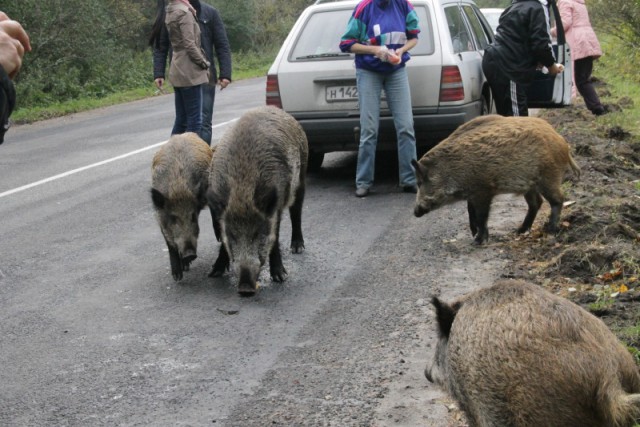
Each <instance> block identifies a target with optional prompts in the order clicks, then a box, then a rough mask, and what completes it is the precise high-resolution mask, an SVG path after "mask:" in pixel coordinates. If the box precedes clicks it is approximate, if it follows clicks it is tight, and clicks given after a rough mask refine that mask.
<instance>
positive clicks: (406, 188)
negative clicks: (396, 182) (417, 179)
mask: <svg viewBox="0 0 640 427" xmlns="http://www.w3.org/2000/svg"><path fill="white" fill-rule="evenodd" d="M402 191H404V192H405V193H413V194H416V193H417V192H418V187H416V186H415V185H405V186H404V187H402Z"/></svg>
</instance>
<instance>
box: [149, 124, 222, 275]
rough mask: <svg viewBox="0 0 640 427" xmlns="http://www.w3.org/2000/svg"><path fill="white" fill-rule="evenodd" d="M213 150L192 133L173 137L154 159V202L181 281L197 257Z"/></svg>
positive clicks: (152, 198)
mask: <svg viewBox="0 0 640 427" xmlns="http://www.w3.org/2000/svg"><path fill="white" fill-rule="evenodd" d="M211 156H212V151H211V148H210V147H209V146H208V145H207V143H206V142H204V141H203V140H202V139H200V138H199V137H198V135H197V134H195V133H193V132H189V133H184V134H179V135H173V136H172V137H171V138H170V139H169V141H168V142H167V143H166V144H165V145H163V146H162V148H160V150H158V152H157V153H156V154H155V156H154V157H153V164H152V177H151V200H152V201H153V206H154V207H155V211H156V218H157V220H158V224H159V225H160V230H161V231H162V235H163V236H164V240H165V241H166V243H167V247H168V248H169V260H170V262H171V275H172V276H173V279H174V280H176V281H178V280H181V279H182V272H183V271H187V270H189V265H190V264H191V262H192V261H193V260H194V259H196V257H197V248H198V234H199V232H200V228H199V227H198V216H199V215H200V211H201V210H202V209H204V208H205V207H206V206H207V199H206V193H207V188H208V186H209V165H210V164H211Z"/></svg>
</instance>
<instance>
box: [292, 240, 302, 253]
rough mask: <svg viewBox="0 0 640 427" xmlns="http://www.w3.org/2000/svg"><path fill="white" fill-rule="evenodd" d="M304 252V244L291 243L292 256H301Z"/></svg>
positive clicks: (300, 242)
mask: <svg viewBox="0 0 640 427" xmlns="http://www.w3.org/2000/svg"><path fill="white" fill-rule="evenodd" d="M302 252H304V242H303V241H299V242H291V253H292V254H301V253H302Z"/></svg>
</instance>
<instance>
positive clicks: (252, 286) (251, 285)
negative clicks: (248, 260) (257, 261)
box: [238, 267, 258, 297]
mask: <svg viewBox="0 0 640 427" xmlns="http://www.w3.org/2000/svg"><path fill="white" fill-rule="evenodd" d="M257 290H258V274H257V273H254V272H253V271H251V269H249V268H247V267H241V268H240V281H239V282H238V293H239V294H240V295H242V296H245V297H250V296H253V295H255V294H256V291H257Z"/></svg>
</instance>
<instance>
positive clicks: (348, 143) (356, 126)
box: [266, 0, 493, 170]
mask: <svg viewBox="0 0 640 427" xmlns="http://www.w3.org/2000/svg"><path fill="white" fill-rule="evenodd" d="M357 3H358V1H357V0H345V1H326V0H324V1H323V0H319V1H317V2H316V4H315V5H312V6H309V7H308V8H306V9H305V10H304V11H303V12H302V14H301V15H300V17H299V18H298V20H297V22H296V23H295V24H294V26H293V28H292V29H291V31H290V33H289V35H288V36H287V38H286V39H285V41H284V43H283V45H282V47H281V49H280V51H279V53H278V55H277V57H276V59H275V60H274V62H273V64H272V65H271V67H270V69H269V71H268V74H267V88H266V102H267V104H268V105H275V106H278V107H280V108H282V109H284V110H285V111H286V112H288V113H290V114H291V115H292V116H293V117H295V118H296V120H298V122H299V123H300V124H301V125H302V127H303V129H304V130H305V132H306V134H307V137H308V140H309V150H310V153H309V169H310V170H314V169H319V168H320V166H321V165H322V161H323V159H324V154H325V153H329V152H333V151H355V150H357V149H358V145H359V139H360V135H359V130H360V122H359V110H358V92H357V89H356V75H355V64H354V55H353V54H349V53H343V52H341V51H340V48H339V44H340V39H341V37H342V34H343V33H344V31H345V30H346V28H347V22H348V21H349V18H350V17H351V13H352V11H353V9H354V7H355V6H356V4H357ZM411 3H412V4H413V6H414V8H415V10H416V13H417V14H418V18H419V22H420V30H421V32H420V35H419V42H418V44H417V46H416V47H414V48H413V49H412V50H411V52H410V53H411V60H410V61H408V62H407V71H408V74H409V83H410V86H411V102H412V105H413V116H414V123H415V132H416V139H417V146H418V151H419V155H420V153H421V152H424V151H426V150H427V149H429V148H431V147H432V146H434V145H435V144H436V143H438V142H439V141H441V140H442V139H444V138H446V137H447V136H448V135H449V134H450V133H451V132H453V131H454V130H455V129H456V128H457V127H458V126H459V125H461V124H463V123H465V122H467V121H469V120H471V119H473V118H474V117H477V116H479V115H482V114H487V113H489V111H490V109H491V92H490V89H489V85H488V84H487V82H486V79H485V77H484V74H483V73H482V55H483V53H484V49H485V47H486V46H487V45H488V44H489V43H491V42H492V41H493V30H492V28H491V26H490V25H489V23H488V22H487V21H486V19H485V17H484V16H483V15H482V13H481V12H480V10H479V9H478V7H477V6H476V4H475V3H474V2H473V0H412V2H411ZM395 148H396V137H395V130H394V126H393V119H392V117H391V113H390V111H389V109H388V107H387V104H386V102H385V100H384V98H383V99H382V110H381V120H380V133H379V141H378V149H379V150H395Z"/></svg>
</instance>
